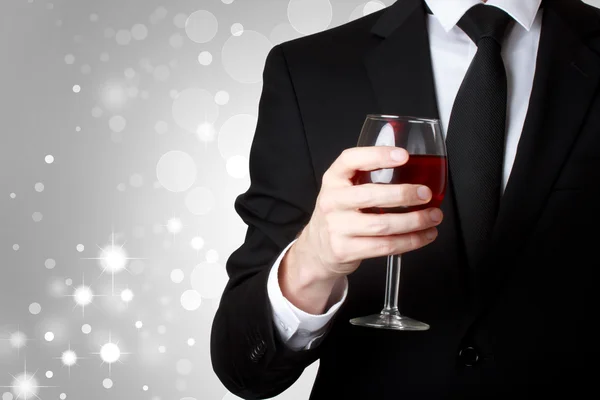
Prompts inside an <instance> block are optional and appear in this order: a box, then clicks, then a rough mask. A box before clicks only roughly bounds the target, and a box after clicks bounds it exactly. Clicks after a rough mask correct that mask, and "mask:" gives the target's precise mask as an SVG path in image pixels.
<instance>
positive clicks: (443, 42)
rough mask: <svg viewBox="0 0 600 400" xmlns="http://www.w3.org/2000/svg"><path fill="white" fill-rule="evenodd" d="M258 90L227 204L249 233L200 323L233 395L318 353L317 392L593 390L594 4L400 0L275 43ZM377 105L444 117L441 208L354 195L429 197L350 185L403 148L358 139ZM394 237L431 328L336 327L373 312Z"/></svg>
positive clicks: (596, 300)
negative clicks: (242, 173)
mask: <svg viewBox="0 0 600 400" xmlns="http://www.w3.org/2000/svg"><path fill="white" fill-rule="evenodd" d="M263 85H264V86H263V93H262V97H261V100H260V105H259V117H258V125H257V129H256V133H255V137H254V142H253V145H252V149H251V155H250V173H251V182H252V183H251V186H250V188H249V189H248V191H247V192H246V193H244V194H242V195H241V196H239V197H238V199H237V200H236V203H235V209H236V211H237V212H238V214H239V215H240V216H241V218H242V219H243V220H244V221H245V222H246V223H247V224H248V232H247V235H246V238H245V242H244V243H243V244H242V245H241V247H240V248H239V249H237V250H236V251H235V252H234V253H233V254H232V255H231V256H230V258H229V260H228V262H227V270H228V273H229V276H230V281H229V283H228V285H227V288H226V289H225V291H224V293H223V296H222V299H221V303H220V306H219V310H218V311H217V314H216V316H215V319H214V322H213V330H212V335H211V357H212V363H213V368H214V370H215V372H216V374H217V375H218V377H219V378H220V380H221V381H222V382H223V384H224V385H225V386H226V387H227V388H228V389H229V390H230V391H231V392H233V393H234V394H236V395H238V396H240V397H242V398H245V399H259V398H270V397H273V396H275V395H277V394H279V393H281V392H283V391H284V390H286V389H287V388H288V387H290V385H292V383H294V381H295V380H296V379H297V378H298V377H299V376H300V375H301V374H302V372H303V370H304V368H305V367H306V366H308V365H309V364H311V363H312V362H314V361H315V360H317V359H320V366H319V373H318V375H317V377H316V381H315V383H314V387H313V390H312V393H311V397H310V398H311V399H312V400H315V399H440V398H459V399H464V398H492V397H498V398H513V397H517V398H518V397H535V398H537V397H540V396H542V395H543V394H545V393H555V394H558V393H560V392H561V391H565V393H567V391H568V393H569V398H574V397H575V396H576V395H577V394H578V393H584V392H587V391H588V390H592V391H593V393H595V394H596V395H597V394H598V389H597V385H595V379H596V378H597V376H598V374H599V373H600V362H598V361H597V359H598V356H600V340H599V333H600V332H599V331H598V328H596V326H597V325H596V321H595V319H596V315H597V310H598V309H599V307H600V290H598V289H597V286H598V282H600V280H599V278H600V268H599V267H600V262H599V261H598V253H597V251H596V246H597V245H598V239H599V238H600V235H599V234H598V233H597V229H598V227H599V226H600V213H598V211H597V210H596V207H595V204H594V201H595V200H596V198H597V196H598V195H600V13H599V12H598V10H597V9H595V8H593V7H591V6H589V5H586V4H584V3H583V2H581V1H577V0H544V1H543V3H542V2H541V1H539V0H521V1H518V2H517V1H510V0H489V1H487V3H486V4H481V2H480V1H478V0H460V1H459V0H455V1H452V0H425V1H423V0H398V1H397V2H396V3H394V4H393V5H392V6H390V7H388V8H386V9H384V10H381V11H378V12H376V13H373V14H370V15H368V16H366V17H364V18H361V19H358V20H355V21H352V22H350V23H347V24H344V25H342V26H339V27H336V28H333V29H329V30H327V31H324V32H320V33H318V34H314V35H309V36H307V37H304V38H300V39H296V40H292V41H289V42H286V43H283V44H280V45H278V46H275V47H274V48H273V49H272V51H271V52H270V54H269V55H268V57H267V60H266V64H265V70H264V76H263ZM371 113H375V114H392V115H409V116H417V117H424V118H439V119H440V121H441V124H442V127H443V131H444V132H445V135H446V137H445V139H446V144H447V147H448V159H449V163H450V171H449V175H450V181H449V186H448V192H447V194H446V197H445V198H444V202H443V203H442V206H441V210H440V209H435V208H429V209H427V210H423V211H416V212H413V213H406V214H386V215H367V214H364V213H362V212H360V208H365V207H367V206H373V205H379V206H382V205H387V206H391V205H410V204H423V203H426V202H427V201H428V200H429V197H430V196H431V192H430V191H428V189H423V190H422V191H423V193H420V191H419V190H418V186H417V185H408V184H404V185H352V184H351V179H352V177H353V175H354V174H355V173H356V171H357V170H375V169H381V168H391V167H396V166H401V165H402V164H404V163H405V162H406V158H407V154H406V152H405V151H403V150H402V149H397V150H398V155H399V157H397V158H396V159H394V158H393V157H392V153H391V151H390V150H392V149H394V148H393V147H383V146H378V147H364V148H355V147H356V142H357V138H358V134H359V132H360V129H361V127H362V123H363V121H364V118H365V116H366V114H371ZM495 149H499V150H495ZM494 152H496V153H494ZM480 169H481V170H480ZM494 171H495V172H494ZM476 179H480V180H479V181H478V180H476ZM421 194H422V195H423V196H422V197H421V196H420V195H421ZM500 196H501V197H500ZM496 198H499V199H500V200H499V204H495V199H496ZM430 212H431V214H430ZM486 213H487V214H486ZM490 216H492V218H490ZM442 218H443V221H441V220H442ZM388 254H403V256H402V280H401V287H400V302H399V304H400V305H401V308H402V309H401V311H402V313H403V314H406V315H409V316H411V317H413V318H415V319H417V320H420V321H424V322H427V323H428V324H430V325H431V328H430V329H429V330H427V331H424V332H400V331H393V330H385V329H374V328H365V327H359V326H354V325H352V324H350V323H349V319H351V318H354V317H358V316H363V315H368V314H372V313H376V312H379V310H380V309H381V305H382V301H383V294H384V284H385V262H386V257H385V256H386V255H388ZM475 254H480V257H479V258H477V257H475Z"/></svg>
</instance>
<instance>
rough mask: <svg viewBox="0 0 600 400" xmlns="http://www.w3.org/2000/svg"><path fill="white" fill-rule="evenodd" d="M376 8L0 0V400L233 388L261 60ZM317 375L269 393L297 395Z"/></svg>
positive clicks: (211, 392) (248, 0)
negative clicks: (216, 343)
mask: <svg viewBox="0 0 600 400" xmlns="http://www.w3.org/2000/svg"><path fill="white" fill-rule="evenodd" d="M588 2H590V4H595V5H596V6H600V0H593V1H592V0H588ZM392 3H393V0H386V1H370V2H364V1H358V0H351V1H342V0H331V1H329V0H292V1H288V0H260V1H259V0H223V1H221V0H196V1H192V0H170V1H168V2H167V1H166V0H102V1H99V0H95V1H94V0H52V1H51V0H3V1H2V4H1V8H0V11H1V12H0V18H1V22H0V27H1V29H2V35H1V36H0V50H1V61H0V117H1V118H0V129H1V134H0V171H1V172H0V174H1V175H0V176H1V179H0V187H1V189H2V193H1V194H0V223H1V224H0V244H1V247H0V248H1V250H0V256H1V260H2V265H1V270H0V399H1V400H14V399H17V398H19V399H25V398H28V399H34V398H41V399H44V400H48V399H85V400H95V399H128V400H137V399H147V400H180V399H185V400H192V399H196V400H204V399H217V400H221V399H223V400H226V399H235V398H236V397H235V396H233V395H231V394H229V393H227V390H226V389H225V388H224V387H223V385H222V384H221V383H220V382H219V380H218V379H217V377H216V376H215V375H214V373H213V371H212V368H211V363H210V356H209V338H210V327H211V322H212V318H213V316H214V313H215V311H216V307H217V304H218V301H219V297H220V294H221V292H222V289H223V286H224V284H225V283H226V279H227V276H226V273H225V270H224V265H225V262H226V260H227V258H228V257H229V255H230V254H231V252H233V251H234V250H235V249H236V248H237V247H239V246H240V244H241V243H242V242H243V239H244V235H245V232H246V225H245V224H243V222H242V221H241V219H240V218H239V217H238V216H237V214H236V213H235V211H234V209H233V202H234V200H235V197H236V196H237V195H239V194H240V193H242V192H244V191H245V190H246V189H247V187H248V185H249V183H250V182H249V177H248V174H247V157H248V152H249V149H250V144H251V141H252V137H253V134H254V128H255V124H256V116H257V110H258V101H259V98H260V92H261V89H262V82H261V78H262V69H263V67H264V59H265V56H266V54H267V52H268V51H269V50H270V48H271V47H272V46H273V45H275V44H277V43H280V42H282V41H286V40H289V39H292V38H296V37H301V36H303V35H305V34H309V33H313V32H317V31H321V30H324V29H328V28H332V27H335V26H339V25H341V24H344V23H346V22H348V21H350V20H352V19H355V18H359V17H362V16H363V15H365V14H368V13H369V12H373V11H376V10H378V9H380V8H382V7H383V6H388V5H390V4H392ZM240 24H241V25H240ZM141 25H143V26H141ZM206 52H208V53H210V55H212V62H210V63H209V59H210V56H209V55H208V53H206ZM75 85H79V87H80V90H79V91H75V90H74V86H75ZM198 127H199V128H198ZM357 134H358V132H357ZM49 156H51V157H49ZM119 262H120V264H119ZM119 265H120V266H121V267H124V268H123V269H117V270H115V269H113V267H115V266H119ZM81 285H84V286H85V287H87V288H89V290H91V293H93V296H92V297H91V304H88V305H86V306H85V307H82V306H81V305H80V304H79V305H78V304H77V302H76V300H77V299H80V297H78V296H74V294H75V292H76V290H77V289H78V288H80V287H81ZM124 289H129V290H131V292H132V293H133V299H131V301H129V302H127V301H124V300H123V298H122V296H121V293H122V291H123V290H124ZM78 293H82V292H78ZM38 305H39V306H38ZM138 321H139V322H141V325H140V324H139V322H138ZM136 322H137V323H138V325H137V326H136ZM84 325H86V327H85V328H83V329H82V327H83V326H84ZM86 328H87V329H86ZM90 329H91V330H90ZM84 331H85V332H84ZM49 332H51V333H52V335H49V334H48V333H49ZM49 339H52V340H49ZM107 343H113V345H110V346H112V347H113V348H114V346H115V345H116V346H118V348H119V350H120V357H119V358H118V360H110V361H113V362H108V361H109V359H108V358H107V353H103V351H104V350H102V349H103V346H105V345H106V344H107ZM110 346H109V347H110ZM69 349H70V350H72V351H74V352H75V353H76V355H77V359H76V360H75V361H76V362H75V364H74V365H71V366H69V365H66V364H69V362H66V364H65V362H64V361H66V360H63V359H62V355H63V354H64V352H65V351H68V350H69ZM104 349H105V350H106V347H105V348H104ZM317 368H318V361H317V362H316V363H314V364H313V365H311V366H310V367H308V368H307V369H306V371H305V373H304V374H303V376H302V377H301V378H300V379H299V381H298V382H297V383H296V384H294V385H293V386H292V387H291V388H290V389H289V390H288V391H286V392H285V393H283V394H282V395H280V396H278V397H277V398H278V399H306V398H308V394H309V392H310V389H311V387H312V383H313V380H314V377H315V374H316V371H317ZM47 371H51V372H52V376H51V377H50V378H49V377H48V376H50V374H49V373H48V372H47ZM24 373H26V374H27V378H30V377H31V376H33V377H34V380H30V381H29V383H30V384H33V385H34V386H37V387H36V388H34V389H33V391H22V390H21V389H19V388H18V387H14V386H18V381H19V380H22V379H21V377H20V375H21V374H24ZM107 379H110V381H108V380H107ZM111 383H112V386H111ZM32 392H35V395H34V393H32Z"/></svg>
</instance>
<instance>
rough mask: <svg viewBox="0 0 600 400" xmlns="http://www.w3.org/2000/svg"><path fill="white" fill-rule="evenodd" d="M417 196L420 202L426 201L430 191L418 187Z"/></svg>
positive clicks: (423, 187) (426, 188)
mask: <svg viewBox="0 0 600 400" xmlns="http://www.w3.org/2000/svg"><path fill="white" fill-rule="evenodd" d="M417 195H418V196H419V198H420V199H421V200H428V199H429V196H431V190H429V188H428V187H427V186H419V188H418V189H417Z"/></svg>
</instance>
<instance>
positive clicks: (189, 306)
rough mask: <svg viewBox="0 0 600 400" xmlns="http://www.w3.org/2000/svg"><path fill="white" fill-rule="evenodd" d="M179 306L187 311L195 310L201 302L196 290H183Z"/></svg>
mask: <svg viewBox="0 0 600 400" xmlns="http://www.w3.org/2000/svg"><path fill="white" fill-rule="evenodd" d="M180 301H181V306H182V307H183V308H184V309H185V310H187V311H194V310H197V309H198V308H199V307H200V305H201V304H202V297H201V296H200V293H198V292H197V291H196V290H193V289H190V290H186V291H185V292H183V294H182V295H181V298H180Z"/></svg>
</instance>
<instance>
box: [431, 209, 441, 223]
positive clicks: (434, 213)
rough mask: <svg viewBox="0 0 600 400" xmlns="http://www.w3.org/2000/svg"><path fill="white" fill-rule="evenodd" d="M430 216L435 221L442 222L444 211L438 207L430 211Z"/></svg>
mask: <svg viewBox="0 0 600 400" xmlns="http://www.w3.org/2000/svg"><path fill="white" fill-rule="evenodd" d="M429 217H430V218H431V220H432V221H433V222H440V221H441V220H442V212H441V211H440V210H438V209H437V208H436V209H434V210H431V211H429Z"/></svg>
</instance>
